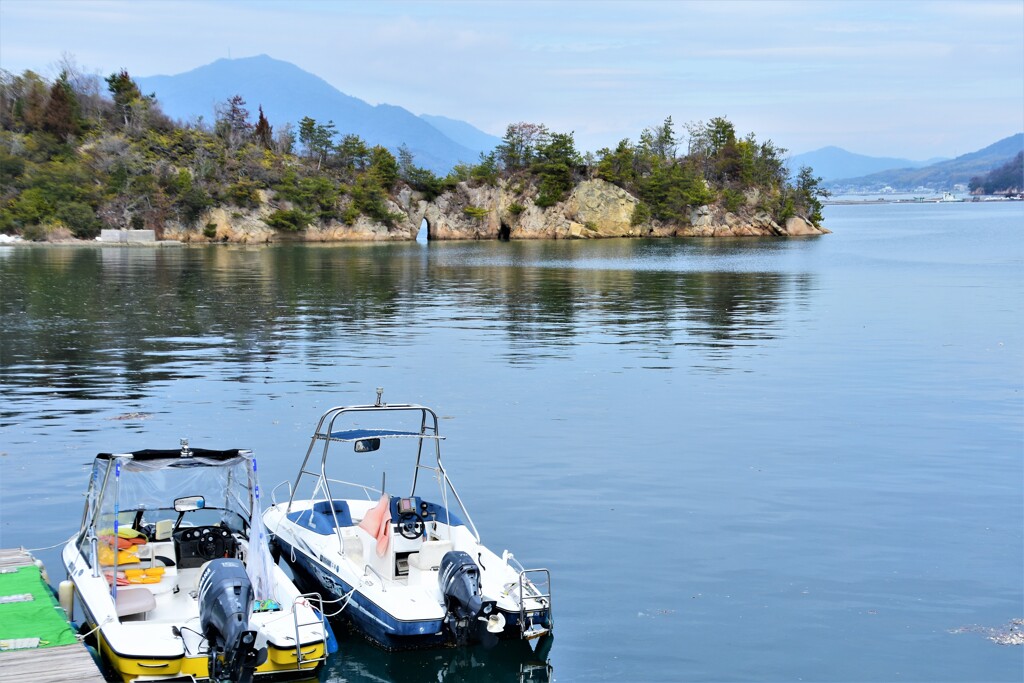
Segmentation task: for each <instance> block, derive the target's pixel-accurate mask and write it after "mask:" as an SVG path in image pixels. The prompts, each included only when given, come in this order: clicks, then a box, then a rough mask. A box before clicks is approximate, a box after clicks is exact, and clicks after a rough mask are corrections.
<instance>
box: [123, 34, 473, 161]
mask: <svg viewBox="0 0 1024 683" xmlns="http://www.w3.org/2000/svg"><path fill="white" fill-rule="evenodd" d="M135 80H136V82H137V83H138V85H139V88H140V89H141V90H142V91H143V92H146V93H150V92H152V93H155V94H156V98H157V101H158V102H159V103H160V106H161V108H162V109H163V111H164V113H165V114H167V115H168V116H170V117H171V118H173V119H177V120H181V121H190V120H194V119H196V118H197V117H200V116H201V117H203V118H204V119H205V120H209V121H213V120H214V117H215V108H216V106H217V105H218V103H223V102H225V101H226V100H227V99H228V98H230V97H232V96H234V95H241V96H242V98H243V99H244V100H245V102H246V107H247V108H249V110H250V113H252V114H253V115H255V112H256V109H257V107H259V106H262V107H263V113H264V115H265V116H266V117H267V119H268V120H269V121H270V123H271V125H272V126H278V125H281V124H283V123H285V122H288V123H291V124H292V125H293V126H295V128H296V130H297V129H298V122H299V121H300V120H301V119H302V118H303V117H306V116H308V117H310V118H313V119H315V120H316V121H317V122H318V123H324V124H325V123H327V122H328V121H333V122H334V124H335V126H336V128H337V131H338V134H339V135H345V134H355V135H358V136H359V137H361V138H363V140H364V141H366V142H367V143H368V144H371V145H378V144H379V145H383V146H384V147H387V148H388V149H390V150H392V151H397V149H398V148H399V147H400V146H401V145H403V144H404V145H406V146H407V147H408V148H409V150H410V151H411V152H412V153H413V156H414V158H415V161H416V163H417V165H419V166H423V167H425V168H429V169H430V170H433V171H435V172H439V173H446V172H447V171H448V170H449V169H450V168H451V167H452V166H454V165H455V164H456V163H459V162H472V161H475V160H476V159H477V158H478V157H479V154H480V152H481V151H488V150H489V149H490V148H486V149H484V148H479V149H478V148H474V147H472V146H467V145H466V144H462V142H460V141H459V140H456V139H453V138H452V137H451V136H449V135H448V134H446V133H445V132H444V131H442V130H440V129H439V128H438V127H437V126H435V125H433V123H432V122H431V120H432V119H437V120H443V121H444V122H445V123H444V124H443V125H444V127H446V128H448V129H449V131H458V132H457V133H456V135H457V136H458V137H459V138H460V139H461V140H462V141H469V140H475V139H477V138H479V139H486V138H484V137H481V136H487V134H486V133H483V131H479V130H477V129H476V128H474V127H473V126H472V125H470V124H468V123H466V122H463V121H455V120H454V119H447V118H445V117H420V116H416V115H415V114H413V113H412V112H410V111H408V110H407V109H405V108H403V107H400V106H398V105H393V104H386V103H382V104H378V105H371V104H369V103H368V102H365V101H364V100H361V99H359V98H358V97H354V96H352V95H349V94H347V93H344V92H342V91H341V90H339V89H337V88H336V87H334V86H333V85H331V84H330V83H328V82H327V81H326V80H324V79H323V78H321V77H319V76H317V75H316V74H313V73H310V72H308V71H305V70H304V69H301V68H300V67H298V66H296V65H294V64H291V63H290V62H285V61H282V60H278V59H274V58H273V57H270V56H268V55H265V54H261V55H257V56H254V57H241V58H236V59H227V58H222V59H218V60H215V61H213V62H211V63H210V64H206V65H203V66H200V67H197V68H195V69H192V70H191V71H186V72H184V73H180V74H176V75H156V76H146V77H141V78H136V79H135ZM456 124H458V125H456ZM472 131H476V133H478V134H479V135H477V136H476V137H474V134H473V133H472Z"/></svg>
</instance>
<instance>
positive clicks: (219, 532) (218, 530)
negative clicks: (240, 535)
mask: <svg viewBox="0 0 1024 683" xmlns="http://www.w3.org/2000/svg"><path fill="white" fill-rule="evenodd" d="M172 537H173V538H174V555H175V561H176V562H177V564H178V567H179V568H181V569H192V568H195V567H201V566H202V565H203V564H204V563H206V562H207V561H208V560H215V559H218V558H224V557H235V555H236V553H237V552H238V541H237V540H235V537H234V536H233V535H232V534H231V531H230V530H229V529H226V528H224V527H220V526H195V527H182V528H180V529H178V530H176V531H175V532H174V534H173V536H172Z"/></svg>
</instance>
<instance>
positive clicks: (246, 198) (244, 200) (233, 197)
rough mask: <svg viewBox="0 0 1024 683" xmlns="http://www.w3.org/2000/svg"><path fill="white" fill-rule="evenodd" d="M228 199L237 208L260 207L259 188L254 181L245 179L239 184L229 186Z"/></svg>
mask: <svg viewBox="0 0 1024 683" xmlns="http://www.w3.org/2000/svg"><path fill="white" fill-rule="evenodd" d="M227 197H228V200H229V201H230V202H231V203H232V204H234V205H235V206H242V207H250V208H251V207H256V206H259V204H260V195H259V186H258V185H257V184H256V183H254V182H253V181H251V180H248V179H246V178H243V179H241V180H239V181H238V182H237V183H232V184H231V185H228V188H227Z"/></svg>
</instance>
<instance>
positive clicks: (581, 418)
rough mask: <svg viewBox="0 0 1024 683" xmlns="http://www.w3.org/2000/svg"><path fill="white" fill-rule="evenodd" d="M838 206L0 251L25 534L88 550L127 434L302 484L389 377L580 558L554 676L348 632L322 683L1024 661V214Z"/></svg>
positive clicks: (7, 512) (8, 456) (933, 674)
mask: <svg viewBox="0 0 1024 683" xmlns="http://www.w3.org/2000/svg"><path fill="white" fill-rule="evenodd" d="M826 224H827V225H828V226H829V227H830V228H832V229H833V230H834V231H835V234H833V235H828V236H824V237H821V238H817V239H790V240H756V239H743V240H736V241H726V240H720V241H702V240H689V241H671V240H662V241H641V240H634V241H625V240H621V241H620V240H612V241H601V242H558V243H555V242H537V243H511V244H501V243H473V244H435V243H432V244H429V245H427V244H403V245H382V246H278V247H253V248H246V247H230V246H217V247H189V248H164V249H152V250H151V249H144V248H140V249H123V248H98V247H97V248H92V247H76V248H0V314H2V329H0V389H2V404H0V477H2V479H0V514H2V522H0V524H2V526H0V546H4V547H10V546H17V545H24V546H26V547H29V548H42V547H45V546H51V545H53V544H55V543H58V542H59V541H60V540H61V539H63V538H66V537H67V536H68V535H70V534H71V533H72V532H73V531H74V530H75V529H76V528H77V524H78V522H79V516H80V513H81V507H80V506H81V505H82V502H83V500H82V493H83V491H84V488H85V484H86V476H87V469H86V468H87V465H88V463H89V462H90V461H91V458H92V456H93V455H94V454H95V453H96V452H97V451H101V450H131V449H137V448H145V447H175V446H176V445H177V443H178V439H179V438H180V437H188V438H190V439H191V443H192V445H193V446H207V447H215V448H230V447H251V448H254V449H255V451H256V454H257V458H258V459H259V462H260V470H261V475H262V477H263V483H264V488H265V489H267V490H269V489H270V488H272V486H273V485H274V484H276V483H277V482H279V481H281V480H283V479H286V478H291V477H292V476H293V475H294V471H295V469H296V468H297V466H298V459H299V458H300V457H301V456H302V454H303V453H304V450H305V447H306V445H307V439H308V437H309V434H310V433H311V432H312V429H313V427H314V424H315V420H316V419H317V418H318V417H319V415H320V413H321V412H322V411H323V410H324V409H325V408H327V407H329V406H331V405H339V404H348V403H363V402H369V401H371V400H372V399H373V397H374V387H377V386H383V387H385V398H386V399H390V400H391V401H394V402H403V401H411V402H422V403H425V404H427V405H430V406H432V407H434V408H436V409H437V411H438V413H439V414H440V415H442V416H444V418H445V419H444V421H443V423H442V430H443V432H444V433H446V434H447V436H448V442H447V457H446V461H447V463H448V466H449V469H450V471H451V474H452V476H453V479H454V481H455V483H456V485H458V486H459V488H460V491H461V493H462V494H463V498H464V499H465V500H466V503H467V505H468V506H469V509H470V511H471V512H472V513H473V517H474V520H475V521H476V523H477V526H478V527H479V528H480V530H481V532H482V534H483V536H484V539H485V541H487V542H488V543H489V544H490V545H491V546H492V547H493V548H495V549H496V550H498V551H499V552H500V550H501V549H502V548H505V547H507V548H510V549H512V550H513V551H514V552H515V554H516V556H517V557H519V558H520V559H522V560H523V561H524V562H525V563H526V564H527V565H528V566H529V565H542V566H548V567H550V568H551V569H552V570H553V572H554V579H555V584H554V597H555V603H554V606H555V618H556V631H555V632H556V637H555V642H554V647H553V648H552V650H551V655H550V660H549V664H550V667H551V671H552V673H551V674H550V675H548V673H547V672H546V670H545V668H544V667H543V666H537V665H536V663H535V662H534V661H532V658H531V656H530V654H529V653H528V652H523V651H522V650H521V649H519V648H516V647H500V648H497V649H495V650H492V651H484V650H479V651H468V652H467V651H443V652H433V653H418V654H411V655H404V656H393V655H386V654H383V653H380V652H378V651H376V650H374V649H373V648H371V647H369V646H366V645H364V644H361V643H358V642H353V641H345V640H343V642H342V646H343V652H342V653H341V656H340V657H338V658H337V659H336V660H334V661H333V662H332V663H331V664H330V666H329V667H328V668H327V669H326V670H325V672H324V673H323V676H322V677H321V678H322V680H324V681H334V682H341V681H384V680H396V681H397V680H400V681H402V682H403V683H412V682H419V681H423V682H425V681H435V682H436V681H490V680H508V681H517V680H521V679H523V678H526V679H530V680H545V679H548V678H550V679H551V680H559V681H706V680H715V681H796V680H813V681H896V680H907V681H1020V680H1021V679H1022V677H1024V648H1022V647H1020V646H1017V647H1012V646H1000V645H997V644H995V643H993V642H991V641H990V640H989V639H987V638H986V635H987V634H988V631H987V630H988V629H1000V628H1005V627H1006V626H1007V625H1008V623H1009V622H1010V620H1011V619H1015V618H1021V617H1024V569H1022V567H1024V464H1022V463H1024V393H1022V389H1024V319H1022V318H1024V316H1022V301H1024V204H1008V203H1007V204H985V205H980V204H954V205H939V204H929V205H881V206H831V207H828V208H827V210H826ZM132 414H136V415H132ZM119 418H126V419H119ZM38 555H39V556H41V557H42V558H43V559H44V561H45V562H46V563H47V566H48V567H49V568H50V570H51V574H52V575H53V576H52V578H53V579H54V580H55V581H56V580H59V579H60V578H63V577H62V575H61V574H62V572H61V571H60V562H59V555H58V551H57V550H44V551H41V552H39V553H38ZM964 629H966V630H965V631H964Z"/></svg>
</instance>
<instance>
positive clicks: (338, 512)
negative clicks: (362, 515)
mask: <svg viewBox="0 0 1024 683" xmlns="http://www.w3.org/2000/svg"><path fill="white" fill-rule="evenodd" d="M332 511H333V514H332ZM335 517H337V519H338V524H337V526H335V524H334V519H335ZM288 519H290V520H291V521H293V522H295V523H296V524H298V525H299V526H301V527H305V528H308V529H310V530H311V531H314V532H315V533H318V534H323V535H325V536H326V535H327V534H333V533H334V530H335V529H336V528H337V527H348V526H352V525H353V523H352V513H351V511H350V510H349V509H348V502H347V501H344V500H322V501H320V502H318V503H314V504H313V507H312V508H310V509H308V510H299V511H297V512H291V513H289V514H288Z"/></svg>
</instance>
